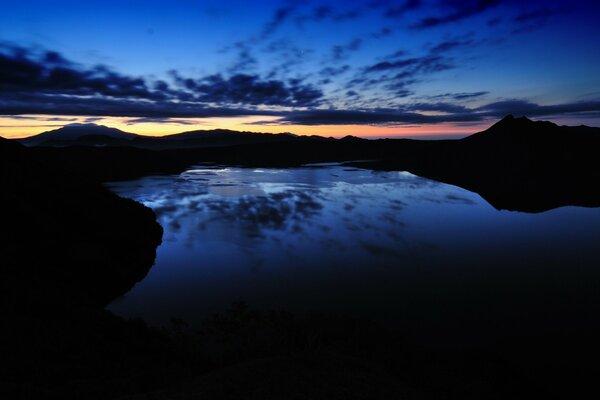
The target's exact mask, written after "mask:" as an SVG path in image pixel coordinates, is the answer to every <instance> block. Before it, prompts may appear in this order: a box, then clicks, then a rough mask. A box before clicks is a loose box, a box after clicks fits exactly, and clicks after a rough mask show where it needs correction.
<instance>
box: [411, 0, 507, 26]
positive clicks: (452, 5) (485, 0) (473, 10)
mask: <svg viewBox="0 0 600 400" xmlns="http://www.w3.org/2000/svg"><path fill="white" fill-rule="evenodd" d="M498 4H500V0H462V1H456V0H444V1H441V2H440V5H441V6H443V7H445V8H448V9H450V11H449V12H448V13H446V14H444V15H440V16H436V17H427V18H423V19H421V21H419V22H418V23H416V24H415V25H413V26H412V27H413V28H414V29H427V28H433V27H436V26H440V25H446V24H449V23H452V22H457V21H460V20H463V19H465V18H469V17H471V16H474V15H477V14H481V13H483V12H485V11H487V10H488V9H490V8H492V7H495V6H497V5H498Z"/></svg>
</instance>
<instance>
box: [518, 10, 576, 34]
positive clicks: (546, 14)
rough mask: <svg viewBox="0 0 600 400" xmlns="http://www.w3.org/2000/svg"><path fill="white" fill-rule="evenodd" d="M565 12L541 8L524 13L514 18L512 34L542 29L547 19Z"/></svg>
mask: <svg viewBox="0 0 600 400" xmlns="http://www.w3.org/2000/svg"><path fill="white" fill-rule="evenodd" d="M566 12H567V10H564V9H559V8H548V7H541V8H537V9H532V10H528V11H524V12H522V13H520V14H518V15H517V16H516V17H515V18H514V22H515V23H516V25H517V26H516V28H515V29H514V30H513V33H523V32H530V31H533V30H536V29H539V28H541V27H543V26H544V25H545V24H546V23H547V22H548V20H549V19H551V18H552V17H555V16H557V15H561V14H564V13H566Z"/></svg>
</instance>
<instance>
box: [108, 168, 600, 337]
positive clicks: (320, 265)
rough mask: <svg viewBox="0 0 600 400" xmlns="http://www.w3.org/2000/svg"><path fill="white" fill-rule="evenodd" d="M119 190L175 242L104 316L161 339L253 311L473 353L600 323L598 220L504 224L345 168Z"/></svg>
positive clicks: (466, 195) (503, 214) (535, 219)
mask: <svg viewBox="0 0 600 400" xmlns="http://www.w3.org/2000/svg"><path fill="white" fill-rule="evenodd" d="M557 184H560V182H557ZM108 187H109V188H110V189H111V190H112V191H114V192H115V193H117V194H119V195H121V196H123V197H128V198H131V199H134V200H136V201H139V202H141V203H143V204H145V205H146V206H148V207H151V208H152V209H153V210H154V211H155V212H156V214H157V217H158V221H159V222H160V224H161V225H162V226H163V228H164V236H163V243H162V244H161V245H160V246H159V248H158V249H157V257H156V263H155V265H154V267H153V268H152V269H151V270H150V272H149V273H148V275H147V276H146V278H145V279H143V280H142V281H141V282H139V283H138V284H137V285H136V286H135V287H134V288H133V289H132V290H131V291H130V292H129V293H127V294H125V295H124V296H122V297H121V298H118V299H116V300H115V301H114V302H113V303H112V304H110V305H109V307H108V309H109V310H111V311H112V312H114V313H115V314H117V315H120V316H124V317H141V318H143V319H144V320H146V321H147V322H148V323H150V324H152V325H165V324H168V323H169V320H170V319H171V318H173V317H177V318H182V319H184V320H185V321H187V322H188V323H189V324H191V325H194V324H195V323H196V322H197V321H201V320H202V319H203V318H206V317H208V316H210V315H211V314H213V313H218V312H223V311H225V310H226V309H227V308H228V307H229V306H230V305H231V304H232V302H234V301H244V302H245V303H247V304H248V305H249V306H251V307H253V308H257V309H263V310H269V309H285V310H288V311H291V312H295V313H306V312H319V313H326V314H337V315H345V316H346V315H347V316H352V317H360V318H370V319H374V320H379V321H385V322H386V323H390V324H394V325H400V326H403V327H404V328H405V329H411V330H416V331H417V332H419V333H422V332H439V331H440V329H443V330H444V332H445V333H444V334H445V335H447V336H448V337H457V336H463V337H464V336H465V332H469V334H468V335H467V336H469V337H470V338H471V339H473V338H476V337H479V336H480V335H482V334H484V333H486V332H487V333H489V332H503V333H504V334H505V333H507V332H508V333H509V334H510V333H511V332H513V333H514V332H531V333H532V334H535V333H536V332H538V331H541V330H543V329H555V328H556V327H557V325H560V326H561V328H560V329H563V328H564V329H587V327H590V326H592V325H594V324H595V320H596V316H597V313H598V311H599V308H598V304H600V301H598V300H599V298H598V296H599V295H598V290H597V289H596V288H597V287H598V282H600V280H599V277H600V273H599V272H598V269H599V268H598V265H600V246H598V239H599V238H600V209H597V208H580V207H562V208H559V209H554V210H550V211H547V212H544V213H539V214H527V213H522V212H510V211H499V210H496V209H495V208H493V207H492V206H490V205H489V204H488V203H487V202H486V201H485V200H483V199H482V198H481V197H480V196H479V195H477V194H476V193H472V192H469V191H467V190H464V189H461V188H459V187H456V186H452V185H446V184H443V183H439V182H436V181H433V180H429V179H424V178H421V177H418V176H415V175H412V174H410V173H407V172H380V171H373V170H368V169H361V168H355V167H350V166H345V165H340V164H321V165H307V166H304V167H299V168H288V169H266V168H238V167H226V166H218V165H200V166H196V167H194V168H192V169H190V170H188V171H185V172H183V173H182V174H180V175H175V176H151V177H145V178H141V179H138V180H135V181H129V182H116V183H109V184H108ZM565 327H566V328H565ZM471 339H469V340H471Z"/></svg>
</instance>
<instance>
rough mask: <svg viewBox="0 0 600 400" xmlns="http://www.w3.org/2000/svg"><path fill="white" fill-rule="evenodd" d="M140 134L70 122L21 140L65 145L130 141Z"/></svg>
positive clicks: (30, 142)
mask: <svg viewBox="0 0 600 400" xmlns="http://www.w3.org/2000/svg"><path fill="white" fill-rule="evenodd" d="M138 136H139V135H136V134H133V133H128V132H123V131H122V130H119V129H117V128H109V127H108V126H104V125H96V124H69V125H65V126H63V127H62V128H59V129H54V130H51V131H47V132H43V133H40V134H39V135H35V136H30V137H28V138H25V139H20V140H19V142H20V143H22V144H24V145H26V146H39V145H57V146H61V145H62V146H64V145H68V144H71V143H72V142H77V141H83V142H86V141H87V142H89V143H96V142H102V143H103V142H114V141H124V142H129V141H131V140H133V139H135V138H137V137H138Z"/></svg>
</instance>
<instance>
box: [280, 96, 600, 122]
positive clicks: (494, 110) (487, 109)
mask: <svg viewBox="0 0 600 400" xmlns="http://www.w3.org/2000/svg"><path fill="white" fill-rule="evenodd" d="M415 111H437V112H444V114H439V115H431V114H422V113H418V112H415ZM578 113H594V114H595V115H596V116H598V115H600V100H597V101H588V102H575V103H563V104H555V105H539V104H535V103H532V102H529V101H527V100H516V99H515V100H505V101H500V102H494V103H490V104H486V105H484V106H481V107H478V108H467V107H463V106H459V105H453V104H449V103H417V104H411V105H406V106H404V107H400V108H398V109H361V110H339V109H330V110H306V111H294V112H290V113H289V114H287V115H285V116H283V117H281V118H280V119H279V120H277V121H275V122H278V123H283V124H300V125H403V124H421V125H424V124H438V123H460V124H463V123H473V122H481V121H487V120H490V119H497V118H501V117H504V116H506V115H507V114H515V115H524V116H527V117H532V118H533V117H548V116H558V115H573V114H578ZM580 115H581V114H580ZM584 115H585V114H584ZM270 123H273V121H270Z"/></svg>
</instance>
